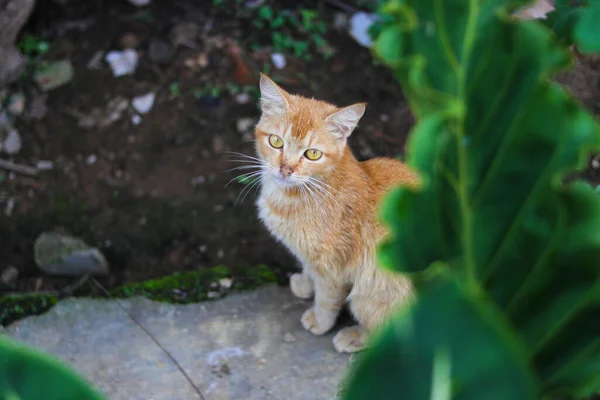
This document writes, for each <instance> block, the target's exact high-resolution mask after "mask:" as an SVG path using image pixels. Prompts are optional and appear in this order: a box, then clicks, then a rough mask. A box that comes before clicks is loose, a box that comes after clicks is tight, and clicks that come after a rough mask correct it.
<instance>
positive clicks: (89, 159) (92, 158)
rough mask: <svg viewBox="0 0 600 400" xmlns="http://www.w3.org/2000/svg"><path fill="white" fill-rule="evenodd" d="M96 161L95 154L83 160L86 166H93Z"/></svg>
mask: <svg viewBox="0 0 600 400" xmlns="http://www.w3.org/2000/svg"><path fill="white" fill-rule="evenodd" d="M96 161H98V156H97V155H95V154H90V155H89V156H88V157H87V158H86V159H85V163H86V164H87V165H92V164H95V163H96Z"/></svg>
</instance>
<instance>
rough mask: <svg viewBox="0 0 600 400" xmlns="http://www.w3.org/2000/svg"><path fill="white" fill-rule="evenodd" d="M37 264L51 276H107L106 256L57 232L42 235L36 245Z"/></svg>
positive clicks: (75, 239) (82, 242) (80, 241)
mask: <svg viewBox="0 0 600 400" xmlns="http://www.w3.org/2000/svg"><path fill="white" fill-rule="evenodd" d="M34 253H35V262H36V264H37V265H38V267H40V269H41V270H42V271H44V272H46V273H47V274H50V275H66V276H82V275H86V274H89V275H107V274H108V272H109V270H108V263H107V262H106V259H105V258H104V255H103V254H102V253H101V252H100V250H98V249H97V248H95V247H90V246H88V245H87V244H86V243H85V242H84V241H83V240H81V239H79V238H76V237H72V236H67V235H61V234H59V233H55V232H45V233H42V234H41V235H40V236H39V237H38V238H37V239H36V241H35V245H34Z"/></svg>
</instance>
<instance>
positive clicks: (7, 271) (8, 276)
mask: <svg viewBox="0 0 600 400" xmlns="http://www.w3.org/2000/svg"><path fill="white" fill-rule="evenodd" d="M18 277H19V270H18V269H17V268H16V267H14V266H12V265H11V266H9V267H6V268H4V270H3V271H2V274H0V282H2V283H3V284H5V285H10V284H11V283H13V282H14V281H16V280H17V278H18Z"/></svg>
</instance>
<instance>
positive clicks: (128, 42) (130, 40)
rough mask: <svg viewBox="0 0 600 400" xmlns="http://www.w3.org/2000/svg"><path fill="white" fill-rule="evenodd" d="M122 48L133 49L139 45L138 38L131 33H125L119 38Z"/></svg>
mask: <svg viewBox="0 0 600 400" xmlns="http://www.w3.org/2000/svg"><path fill="white" fill-rule="evenodd" d="M119 44H120V45H121V48H122V49H135V48H137V47H138V46H139V45H140V40H139V39H138V37H137V36H136V35H134V34H133V33H126V34H125V35H123V37H121V40H119Z"/></svg>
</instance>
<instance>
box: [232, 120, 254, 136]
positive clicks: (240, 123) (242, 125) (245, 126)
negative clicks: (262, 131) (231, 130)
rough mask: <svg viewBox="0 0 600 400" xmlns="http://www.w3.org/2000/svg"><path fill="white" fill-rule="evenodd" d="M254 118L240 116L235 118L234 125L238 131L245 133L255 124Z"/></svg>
mask: <svg viewBox="0 0 600 400" xmlns="http://www.w3.org/2000/svg"><path fill="white" fill-rule="evenodd" d="M255 122H256V121H255V120H254V119H253V118H240V119H238V120H237V123H236V127H237V130H238V132H239V133H246V132H248V131H250V130H251V129H252V128H253V127H254V124H255Z"/></svg>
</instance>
